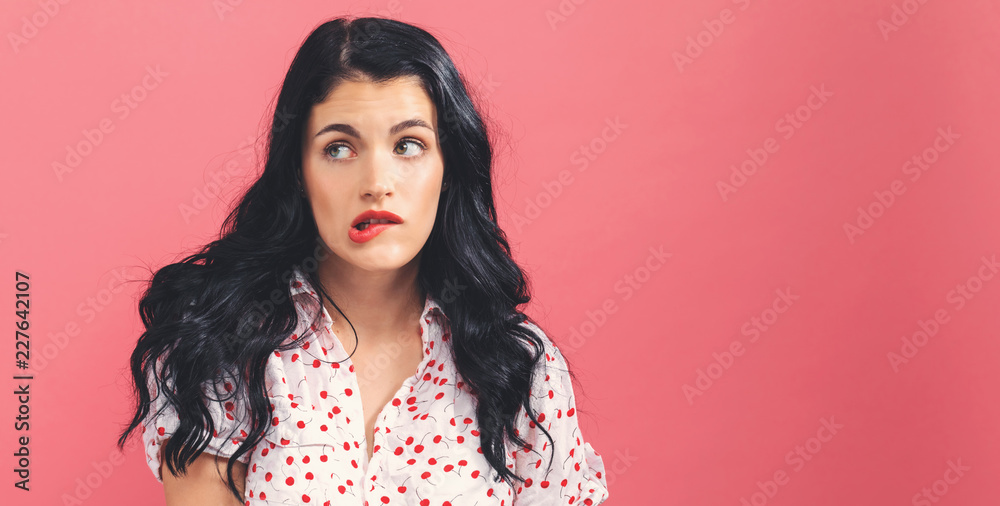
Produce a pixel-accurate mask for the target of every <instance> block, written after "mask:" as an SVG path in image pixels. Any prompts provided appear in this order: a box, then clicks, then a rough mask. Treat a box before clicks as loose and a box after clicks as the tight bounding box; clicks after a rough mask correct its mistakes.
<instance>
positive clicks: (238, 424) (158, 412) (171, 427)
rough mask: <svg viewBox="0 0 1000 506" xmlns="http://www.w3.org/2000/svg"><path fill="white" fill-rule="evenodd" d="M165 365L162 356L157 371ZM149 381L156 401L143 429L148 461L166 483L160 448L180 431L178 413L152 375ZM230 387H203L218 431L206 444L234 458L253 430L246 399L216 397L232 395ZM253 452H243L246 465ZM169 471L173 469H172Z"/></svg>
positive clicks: (207, 450)
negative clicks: (225, 399) (228, 389)
mask: <svg viewBox="0 0 1000 506" xmlns="http://www.w3.org/2000/svg"><path fill="white" fill-rule="evenodd" d="M161 365H162V359H161V360H160V361H158V362H157V370H159V369H160V366H161ZM146 384H147V386H148V388H149V391H150V397H151V398H152V399H153V401H152V404H151V406H150V413H149V415H148V416H147V417H146V419H145V420H144V422H143V425H142V426H141V429H140V430H141V432H142V441H143V448H145V452H146V462H147V463H148V464H149V468H150V470H151V471H152V472H153V476H154V477H156V480H157V481H159V482H160V483H163V475H162V474H161V469H160V464H161V456H160V450H161V449H162V447H163V444H164V442H165V441H166V440H167V439H169V438H170V437H171V436H172V435H173V434H174V432H175V431H176V430H177V426H178V424H179V420H178V417H177V412H176V411H175V410H174V408H173V406H172V405H170V403H169V402H167V398H166V395H160V394H159V392H157V385H156V382H155V381H154V380H153V378H152V377H147V382H146ZM227 388H232V386H231V385H230V384H228V383H224V384H223V385H222V386H217V387H213V386H212V385H206V386H204V387H203V390H204V391H205V392H206V393H207V394H208V399H209V400H208V409H209V412H210V413H211V416H212V421H213V422H214V424H215V431H214V432H213V434H212V437H211V439H210V441H209V443H208V446H207V447H205V453H211V454H213V455H218V456H220V457H225V458H231V457H232V456H233V454H234V453H235V452H236V450H237V448H238V447H239V445H240V444H242V443H243V441H245V440H246V437H247V430H248V429H249V418H248V412H247V410H246V406H245V405H244V403H242V402H235V401H234V400H235V399H236V398H237V397H235V396H233V398H232V400H228V401H221V400H220V401H214V399H223V398H226V397H229V395H228V393H227V392H226V389H227ZM213 390H214V392H213ZM251 453H252V452H247V453H245V454H243V455H241V456H240V458H239V461H240V462H243V463H244V464H246V463H248V462H249V461H250V454H251ZM164 469H166V467H164ZM166 472H169V470H167V471H166Z"/></svg>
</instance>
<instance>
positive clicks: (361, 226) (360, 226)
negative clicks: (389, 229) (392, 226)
mask: <svg viewBox="0 0 1000 506" xmlns="http://www.w3.org/2000/svg"><path fill="white" fill-rule="evenodd" d="M379 223H394V222H392V221H389V220H368V221H362V222H361V223H358V227H357V228H358V230H364V229H366V228H368V225H376V224H379Z"/></svg>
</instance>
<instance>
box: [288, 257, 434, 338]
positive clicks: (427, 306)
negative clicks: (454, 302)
mask: <svg viewBox="0 0 1000 506" xmlns="http://www.w3.org/2000/svg"><path fill="white" fill-rule="evenodd" d="M289 290H290V293H291V298H292V300H293V301H295V303H296V304H297V307H300V308H307V309H308V311H309V317H310V318H311V317H312V315H313V314H314V313H313V312H314V311H316V309H317V308H318V307H319V302H320V300H319V295H318V294H317V293H316V290H314V289H313V287H312V283H310V282H309V278H308V277H307V276H306V275H305V274H304V273H303V272H302V271H301V269H299V268H295V269H293V271H292V279H291V280H290V281H289ZM323 320H324V321H323V322H322V325H323V326H324V327H327V328H329V327H330V326H331V325H332V324H333V322H332V321H330V320H328V319H327V314H326V313H323ZM445 322H447V317H446V316H445V314H444V310H443V309H442V308H441V305H440V304H439V303H438V301H437V300H436V299H435V298H434V297H432V296H431V294H430V293H428V294H427V297H426V298H425V299H424V309H423V311H422V312H421V316H420V326H421V329H422V338H423V341H424V348H425V349H429V350H433V349H434V348H440V345H441V343H440V342H437V341H438V340H439V339H440V338H439V336H438V334H441V332H430V331H429V330H430V329H429V326H430V325H431V324H435V325H442V324H444V323H445ZM301 323H302V322H301V321H300V324H301ZM303 330H304V329H303ZM313 330H316V329H315V327H314V328H313ZM323 334H325V333H323ZM443 334H444V336H445V339H446V340H447V338H448V337H449V334H450V333H449V332H448V330H443ZM327 344H332V343H327Z"/></svg>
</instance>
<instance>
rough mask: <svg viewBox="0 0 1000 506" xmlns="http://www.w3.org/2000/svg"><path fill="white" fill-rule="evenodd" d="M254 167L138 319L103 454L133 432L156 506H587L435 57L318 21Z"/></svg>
mask: <svg viewBox="0 0 1000 506" xmlns="http://www.w3.org/2000/svg"><path fill="white" fill-rule="evenodd" d="M267 147H268V150H267V158H266V162H265V165H264V170H263V172H262V174H261V175H260V178H259V179H258V180H257V181H256V182H255V183H254V184H253V185H252V186H251V187H250V188H249V189H248V190H247V193H246V194H245V195H244V196H243V198H242V201H241V202H240V203H239V205H238V207H237V208H236V209H234V210H233V212H232V213H231V214H230V215H229V217H228V218H227V220H226V222H225V224H224V226H223V233H222V234H221V236H220V237H221V238H220V239H219V240H216V241H214V242H212V243H210V244H208V245H207V246H205V247H204V248H202V250H201V251H200V252H198V253H197V254H194V255H191V256H189V257H187V258H185V259H184V260H182V261H181V262H179V263H175V264H171V265H167V266H166V267H163V268H162V269H160V270H159V271H158V272H156V273H155V275H154V276H153V278H152V280H151V282H150V285H149V287H148V289H147V291H146V293H145V294H144V296H143V298H142V300H141V301H140V303H139V309H140V313H141V316H142V321H143V323H144V324H145V327H146V330H145V332H144V333H143V334H142V336H141V337H140V338H139V340H138V343H137V346H136V349H135V351H134V353H133V354H132V357H131V371H132V376H133V381H135V389H136V405H135V413H134V416H133V418H132V421H131V423H130V425H129V426H128V427H127V429H126V430H125V431H124V432H123V433H122V435H121V437H120V439H119V445H120V446H121V447H122V448H123V447H124V444H125V442H126V441H127V438H128V437H129V435H130V434H131V433H132V432H133V431H135V430H136V429H138V430H139V431H140V432H141V434H142V438H143V441H144V443H145V449H146V456H147V460H148V463H149V465H150V469H151V470H152V471H153V474H154V476H156V478H157V479H158V480H160V481H162V483H163V485H164V490H165V493H166V498H167V503H168V504H170V505H174V504H196V503H197V504H224V503H232V504H241V503H245V504H303V503H310V504H357V505H362V504H366V505H367V504H371V505H374V504H407V505H416V504H420V505H427V504H434V505H441V504H455V505H466V504H468V505H473V504H478V505H486V504H496V505H501V504H507V505H509V504H519V505H527V504H539V505H550V504H599V503H601V502H603V501H604V500H605V499H606V498H607V497H608V489H607V483H606V480H605V477H604V463H603V460H602V458H601V457H600V456H599V454H598V453H597V452H596V451H594V449H593V447H592V446H591V445H590V443H587V442H585V440H584V438H583V436H582V434H581V433H580V427H579V424H578V422H577V413H576V406H575V398H574V394H573V388H572V384H571V376H570V373H569V370H568V366H567V363H566V360H565V358H564V357H563V355H562V354H561V353H560V351H559V349H558V348H557V347H556V346H555V345H554V344H553V342H552V341H551V340H550V339H549V338H548V337H547V336H546V334H545V333H544V332H543V331H542V330H541V329H540V328H539V327H538V325H536V324H535V323H534V322H532V321H529V318H528V317H527V316H526V315H524V314H523V313H521V312H520V311H518V309H517V307H518V306H519V305H522V304H525V303H527V302H528V301H529V300H530V296H529V291H528V288H527V283H526V281H525V276H524V274H523V273H522V271H521V269H520V268H519V267H518V265H517V264H516V263H515V262H514V261H513V260H512V259H511V253H510V247H509V246H508V243H507V240H506V238H505V234H504V232H503V231H502V230H501V229H500V228H499V227H498V225H497V217H496V210H495V208H494V203H493V189H492V185H491V165H492V151H491V146H490V142H489V138H488V135H487V130H486V128H485V126H484V122H483V120H482V118H481V116H480V114H479V113H478V112H477V110H476V108H475V107H474V105H473V103H472V101H471V100H470V98H469V95H468V93H467V90H466V87H465V84H464V83H463V81H462V78H461V76H460V75H459V73H458V71H457V70H456V68H455V66H454V63H453V62H452V60H451V59H450V57H449V56H448V54H447V53H446V52H445V50H444V49H443V48H442V46H441V45H440V43H439V42H438V41H437V40H436V39H435V38H434V37H433V36H431V35H430V34H429V33H427V32H426V31H424V30H422V29H420V28H417V27H414V26H411V25H408V24H404V23H401V22H397V21H393V20H390V19H381V18H358V19H353V20H352V19H334V20H331V21H329V22H326V23H324V24H322V25H321V26H319V27H318V28H316V30H314V31H313V32H312V33H311V34H310V35H309V37H308V38H307V39H306V40H305V42H304V43H303V44H302V47H301V48H300V49H299V51H298V53H297V54H296V56H295V59H294V61H293V62H292V64H291V67H290V68H289V70H288V73H287V75H286V76H285V80H284V83H283V85H282V88H281V91H280V94H279V96H278V100H277V103H276V105H275V111H274V121H273V123H272V127H271V132H270V137H269V139H268V146H267ZM162 464H165V467H164V466H163V465H162ZM166 471H169V472H166Z"/></svg>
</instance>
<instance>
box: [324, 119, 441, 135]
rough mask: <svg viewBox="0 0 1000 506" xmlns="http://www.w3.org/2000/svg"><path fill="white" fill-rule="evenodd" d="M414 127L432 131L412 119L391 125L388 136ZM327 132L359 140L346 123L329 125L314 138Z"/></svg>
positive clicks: (425, 124)
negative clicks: (338, 133) (343, 134)
mask: <svg viewBox="0 0 1000 506" xmlns="http://www.w3.org/2000/svg"><path fill="white" fill-rule="evenodd" d="M415 126H418V127H424V128H426V129H428V130H430V131H431V132H433V131H434V128H433V127H431V126H430V125H428V124H427V122H426V121H424V120H422V119H420V118H413V119H408V120H405V121H401V122H399V123H396V124H395V125H393V126H392V128H390V129H389V135H396V134H397V133H399V132H402V131H403V130H406V129H407V128H410V127H415ZM327 132H343V133H345V134H347V135H350V136H351V137H357V138H358V139H360V138H361V133H359V132H358V130H357V129H356V128H354V127H352V126H351V125H348V124H346V123H331V124H329V125H327V126H325V127H323V128H321V129H320V130H319V132H316V135H315V136H314V137H319V136H320V135H323V134H325V133H327Z"/></svg>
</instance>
